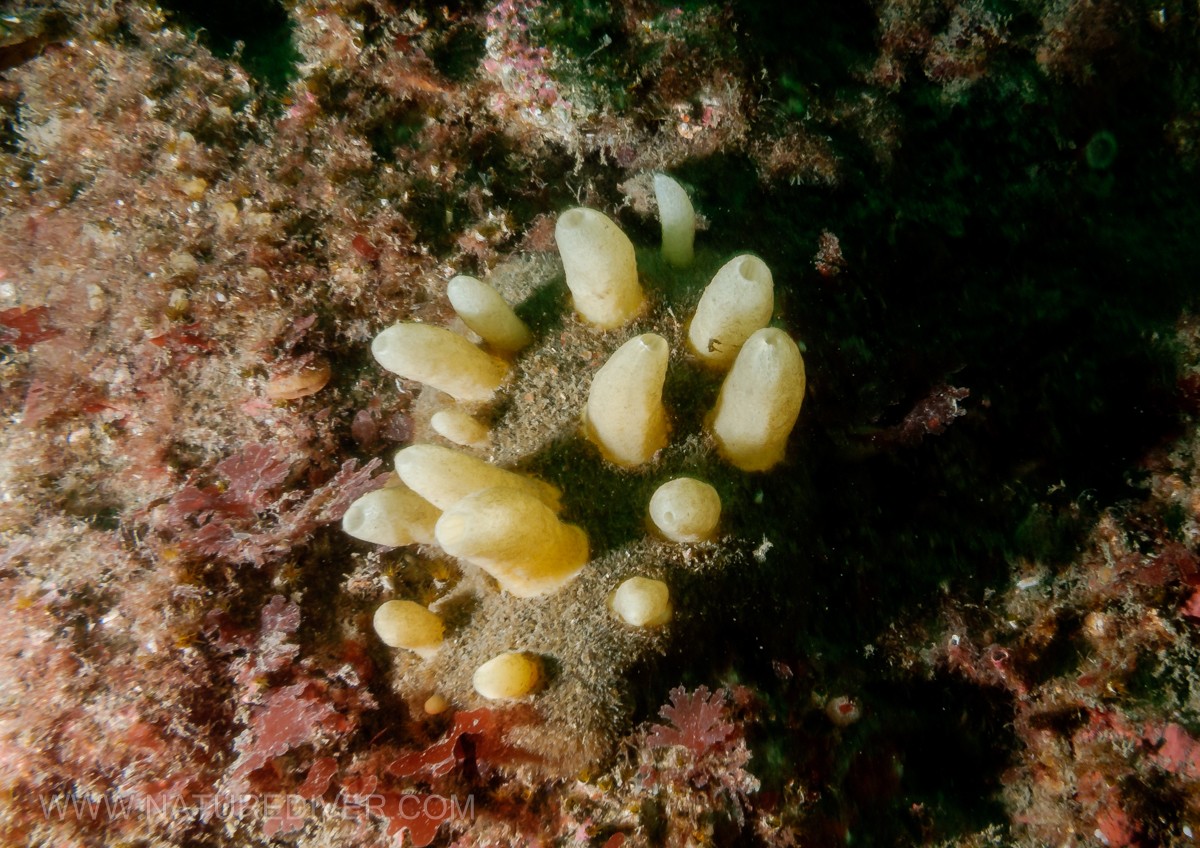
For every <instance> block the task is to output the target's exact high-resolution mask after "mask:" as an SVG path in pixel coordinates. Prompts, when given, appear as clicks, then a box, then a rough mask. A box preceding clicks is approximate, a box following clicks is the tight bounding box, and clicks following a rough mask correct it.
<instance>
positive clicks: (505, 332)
mask: <svg viewBox="0 0 1200 848" xmlns="http://www.w3.org/2000/svg"><path fill="white" fill-rule="evenodd" d="M446 296H447V297H448V298H449V299H450V305H451V306H453V307H454V311H455V312H457V313H458V317H459V318H462V320H463V323H464V324H466V325H467V326H468V327H470V328H471V329H472V330H474V331H475V332H476V333H478V334H479V336H480V338H482V339H483V340H484V342H486V343H487V344H489V345H491V346H492V347H494V348H495V349H497V350H501V351H505V352H508V353H513V352H516V351H518V350H520V349H521V348H523V347H525V346H526V345H528V344H529V343H530V342H531V341H533V335H532V334H530V332H529V328H528V327H526V326H525V322H523V321H522V320H521V319H520V318H518V317H517V315H516V313H515V312H513V310H512V307H511V306H509V305H508V303H506V302H505V300H504V298H502V297H501V296H500V293H499V292H498V291H496V290H495V289H494V288H492V287H491V286H489V285H488V284H487V283H484V282H482V281H480V280H477V279H475V278H474V277H467V276H458V277H455V278H454V279H452V280H451V281H450V283H449V284H448V285H447V286H446Z"/></svg>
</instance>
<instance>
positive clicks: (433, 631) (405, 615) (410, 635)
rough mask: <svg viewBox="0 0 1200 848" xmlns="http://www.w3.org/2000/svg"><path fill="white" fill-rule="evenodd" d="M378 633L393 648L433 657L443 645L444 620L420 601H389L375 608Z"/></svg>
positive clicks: (375, 622)
mask: <svg viewBox="0 0 1200 848" xmlns="http://www.w3.org/2000/svg"><path fill="white" fill-rule="evenodd" d="M373 624H374V626H375V633H376V634H378V636H379V638H380V640H381V641H382V642H383V643H384V644H385V645H388V646H389V647H392V648H406V649H407V650H410V651H412V652H413V653H415V654H417V655H418V656H420V657H422V658H423V659H429V658H430V657H432V656H433V655H434V654H435V653H437V649H438V648H439V647H441V644H442V639H443V637H444V634H445V628H444V627H443V625H442V619H441V617H439V616H438V615H437V614H436V613H432V612H430V611H429V610H428V609H426V608H425V607H423V606H421V605H420V604H418V603H417V602H416V601H387V602H385V603H383V604H381V605H380V607H379V609H377V610H375V618H374V621H373Z"/></svg>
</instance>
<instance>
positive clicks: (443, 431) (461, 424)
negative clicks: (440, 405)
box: [429, 409, 492, 448]
mask: <svg viewBox="0 0 1200 848" xmlns="http://www.w3.org/2000/svg"><path fill="white" fill-rule="evenodd" d="M429 426H430V427H432V428H433V432H435V433H437V434H438V435H439V436H441V437H442V438H443V439H447V440H449V441H451V442H454V444H456V445H462V446H463V447H468V448H482V447H486V446H487V445H488V443H489V442H491V440H492V437H491V433H490V432H489V431H488V428H487V425H486V424H484V423H483V422H482V421H479V420H478V419H476V418H473V417H471V416H470V415H467V413H465V412H463V411H462V410H461V409H443V410H440V411H438V412H435V413H434V414H433V417H432V418H430V419H429Z"/></svg>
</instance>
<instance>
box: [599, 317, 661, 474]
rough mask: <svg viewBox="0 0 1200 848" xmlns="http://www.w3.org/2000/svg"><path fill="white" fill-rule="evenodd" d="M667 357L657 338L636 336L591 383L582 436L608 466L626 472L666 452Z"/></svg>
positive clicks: (611, 358)
mask: <svg viewBox="0 0 1200 848" xmlns="http://www.w3.org/2000/svg"><path fill="white" fill-rule="evenodd" d="M669 352H670V351H669V347H668V345H667V340H666V339H664V338H663V337H662V336H660V335H657V334H655V333H645V334H643V335H640V336H635V337H634V338H632V339H630V340H629V341H627V342H625V344H623V345H621V346H620V347H619V348H617V349H616V350H615V351H614V352H613V354H612V356H610V357H609V358H608V361H607V362H605V363H604V365H602V366H601V367H600V370H599V371H597V372H596V376H595V377H594V378H592V387H591V390H590V391H589V392H588V400H587V407H586V409H585V411H584V432H585V433H586V435H587V437H588V439H590V440H591V441H592V442H593V443H594V444H595V445H596V446H597V447H599V448H600V452H601V453H602V454H603V455H604V458H605V459H607V460H608V461H609V462H612V463H615V464H617V465H621V466H625V467H627V468H628V467H632V466H635V465H641V464H642V463H644V462H646V461H647V460H649V459H650V458H651V457H653V456H654V454H655V453H656V452H657V451H659V450H660V449H662V448H663V447H665V446H666V444H667V412H666V410H665V409H664V408H663V403H662V390H663V382H664V381H665V380H666V376H667V357H668V354H669Z"/></svg>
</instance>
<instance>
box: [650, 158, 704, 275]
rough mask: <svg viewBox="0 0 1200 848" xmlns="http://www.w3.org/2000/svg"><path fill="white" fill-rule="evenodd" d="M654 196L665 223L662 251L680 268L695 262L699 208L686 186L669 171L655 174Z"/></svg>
mask: <svg viewBox="0 0 1200 848" xmlns="http://www.w3.org/2000/svg"><path fill="white" fill-rule="evenodd" d="M654 198H655V200H657V201H658V220H659V223H661V224H662V255H663V258H664V259H666V260H667V262H668V263H670V264H671V265H674V266H675V267H676V268H686V267H687V266H689V265H691V264H692V246H693V244H694V242H695V239H696V211H695V210H694V209H693V208H692V201H691V199H690V198H689V197H688V196H687V192H686V191H684V190H683V186H681V185H680V184H679V183H677V182H675V180H673V179H671V178H670V177H668V176H667V175H666V174H655V175H654Z"/></svg>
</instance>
